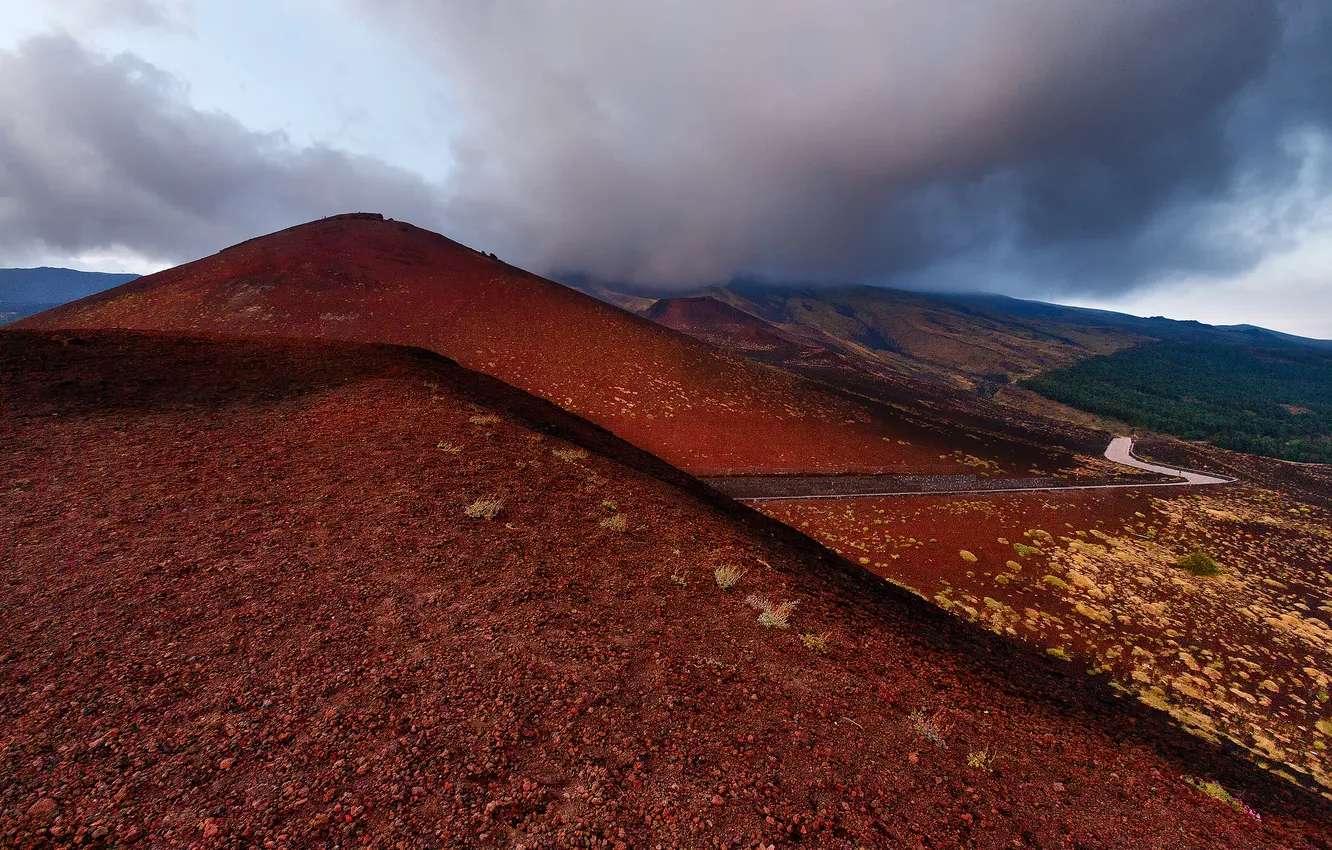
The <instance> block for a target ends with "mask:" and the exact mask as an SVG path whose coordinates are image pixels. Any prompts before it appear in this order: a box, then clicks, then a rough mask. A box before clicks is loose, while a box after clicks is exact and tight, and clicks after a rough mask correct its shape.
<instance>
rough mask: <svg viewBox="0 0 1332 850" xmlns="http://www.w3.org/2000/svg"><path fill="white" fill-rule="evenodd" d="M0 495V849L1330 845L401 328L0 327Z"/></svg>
mask: <svg viewBox="0 0 1332 850" xmlns="http://www.w3.org/2000/svg"><path fill="white" fill-rule="evenodd" d="M575 444H579V445H581V446H583V447H585V448H584V449H579V448H578V447H577V446H576V445H575ZM586 448H590V449H592V450H593V451H592V452H591V453H589V454H584V451H585V449H586ZM0 494H2V495H3V502H0V505H3V507H2V508H0V564H3V570H4V581H3V583H2V584H0V610H2V611H3V613H4V625H5V628H4V629H3V632H2V633H0V846H4V847H15V848H17V847H22V848H44V847H112V846H122V845H123V846H134V847H235V848H240V847H247V848H248V847H265V848H297V847H319V846H328V847H377V848H408V847H410V848H421V847H457V848H463V847H469V848H470V847H496V848H499V847H503V848H520V847H521V848H544V847H598V848H628V847H634V848H638V847H658V846H660V847H679V848H705V847H734V848H741V847H743V848H753V847H759V846H763V847H778V848H784V847H809V848H859V847H894V848H896V847H935V848H941V847H947V848H953V847H985V848H989V847H995V848H998V847H1060V848H1075V847H1076V848H1093V847H1096V848H1099V847H1115V848H1145V847H1152V848H1203V847H1206V848H1216V847H1229V848H1255V847H1271V848H1278V847H1280V848H1287V847H1320V848H1326V847H1328V846H1329V845H1328V842H1327V839H1326V836H1327V835H1328V834H1329V826H1330V825H1332V812H1329V808H1328V806H1327V804H1326V803H1324V802H1322V801H1320V800H1318V799H1317V798H1314V797H1312V796H1309V795H1305V794H1304V793H1302V792H1300V791H1299V790H1297V789H1295V788H1293V787H1292V786H1288V785H1286V784H1283V783H1281V782H1279V781H1277V780H1274V779H1270V778H1268V777H1265V776H1263V775H1261V774H1259V773H1257V772H1256V771H1254V770H1252V769H1250V768H1248V767H1247V766H1245V765H1244V764H1243V763H1241V762H1239V761H1238V760H1236V759H1232V758H1230V757H1228V756H1226V755H1224V754H1222V753H1221V752H1219V751H1218V750H1217V749H1215V748H1214V747H1212V746H1211V745H1208V744H1205V743H1203V742H1201V741H1198V740H1195V739H1191V738H1189V737H1188V736H1187V735H1185V734H1184V733H1182V732H1177V731H1175V730H1173V729H1172V728H1171V727H1170V725H1169V723H1168V721H1166V720H1164V719H1163V718H1162V717H1161V716H1159V715H1156V714H1154V713H1151V712H1149V711H1148V710H1146V709H1144V708H1142V707H1140V706H1138V705H1136V704H1134V703H1130V702H1126V701H1122V700H1116V699H1114V698H1113V697H1112V696H1110V695H1109V693H1108V691H1107V690H1106V689H1105V688H1103V687H1102V686H1101V685H1100V684H1099V683H1097V682H1093V681H1090V680H1088V679H1085V678H1082V677H1078V676H1073V675H1070V674H1068V673H1066V672H1064V671H1062V670H1059V669H1057V668H1055V667H1054V666H1053V665H1052V664H1047V663H1045V662H1043V661H1040V660H1039V659H1037V658H1035V657H1034V656H1033V655H1030V654H1028V653H1027V651H1026V650H1023V649H1021V648H1020V647H1018V646H1016V645H1015V644H1009V643H1006V642H1004V641H1002V640H1000V639H999V638H996V637H994V636H992V635H989V634H988V633H983V632H981V631H980V630H979V629H976V628H974V627H972V626H969V625H967V624H964V623H961V622H958V621H955V620H953V619H950V618H949V617H948V616H947V615H944V614H942V613H940V612H938V611H937V610H935V609H933V608H932V607H931V606H928V605H926V604H925V603H923V602H920V601H919V600H917V599H915V598H914V597H912V596H910V595H909V594H906V593H905V592H902V591H898V590H896V589H894V588H891V587H889V586H887V585H885V584H884V583H882V582H881V581H879V580H877V579H875V578H873V577H872V576H870V575H868V574H867V573H865V572H863V571H860V570H857V569H856V568H854V567H852V566H851V565H849V564H847V563H846V562H844V561H841V560H840V559H837V558H836V557H835V556H833V555H831V554H830V553H827V552H826V551H824V550H821V549H819V548H817V547H816V546H814V545H813V544H812V543H810V542H809V541H807V540H805V539H804V538H800V537H799V536H797V535H796V534H795V533H794V532H791V531H789V530H788V529H785V528H784V527H782V526H780V525H779V524H777V523H776V522H774V521H772V520H769V519H766V518H764V517H761V516H759V515H758V514H755V513H753V512H751V511H748V510H747V509H744V508H741V507H739V506H737V505H735V504H734V503H731V502H728V501H726V500H725V499H721V498H720V497H717V496H715V495H712V494H710V493H709V492H708V491H706V490H705V489H704V488H702V487H701V486H700V485H698V484H697V483H696V482H692V481H690V480H688V479H685V478H683V477H682V476H679V475H678V474H677V473H674V472H673V471H671V470H670V469H669V468H666V467H664V465H662V464H660V463H659V462H657V461H655V460H654V459H653V458H651V457H649V456H646V455H644V454H642V453H641V452H638V451H637V450H635V449H632V448H630V447H628V446H627V445H626V444H624V443H622V442H620V441H618V440H616V439H614V438H612V437H610V436H609V435H607V434H606V433H605V432H603V431H600V430H599V429H597V428H595V427H593V426H590V425H588V424H586V423H584V422H581V421H579V420H576V419H574V418H573V417H570V416H568V415H566V414H563V413H562V412H560V411H558V410H556V409H554V408H551V407H550V406H548V405H545V404H543V403H541V402H537V401H535V400H532V399H531V398H530V397H527V396H524V395H522V394H520V393H517V392H515V391H513V390H512V389H510V388H507V387H504V386H503V385H500V384H498V383H497V382H494V381H491V380H489V379H485V378H483V377H480V376H477V375H475V374H473V373H469V372H466V371H465V370H462V369H459V368H458V367H457V366H455V365H453V364H451V363H449V362H448V361H444V360H443V359H441V358H438V357H436V356H434V355H430V354H428V353H426V352H421V351H413V350H406V349H392V348H388V347H373V346H357V345H349V344H324V343H314V342H309V343H306V342H281V341H266V342H259V341H227V340H201V339H174V338H169V337H165V336H139V335H132V334H125V333H110V334H107V333H101V334H80V335H77V336H76V335H73V334H68V333H65V334H46V333H35V332H3V333H0ZM486 498H494V499H502V500H503V506H502V509H501V510H500V511H499V513H498V514H497V515H496V516H495V517H494V518H493V519H485V518H472V517H469V516H467V515H466V513H465V511H464V508H466V507H468V506H470V505H473V504H474V503H475V502H477V501H478V500H480V499H486ZM476 512H478V513H480V512H481V511H480V509H478V510H477V511H476ZM616 517H622V518H623V523H622V524H621V523H619V522H617V521H615V519H614V518H616ZM617 528H623V531H619V530H617ZM721 564H734V565H737V566H739V567H741V568H742V569H743V570H744V571H745V573H744V576H743V577H742V578H741V580H740V582H739V584H738V586H736V587H735V588H733V589H732V590H730V591H729V592H728V591H722V590H720V589H719V588H718V587H717V585H716V583H715V581H714V579H713V570H714V567H715V566H717V565H721ZM749 594H761V595H764V596H766V597H767V598H768V599H769V600H770V601H771V602H772V603H781V602H787V601H791V602H796V603H798V606H797V607H796V608H795V609H794V611H793V612H792V613H791V614H790V628H787V629H782V628H776V627H774V628H765V627H764V626H762V625H760V623H759V621H758V618H757V612H756V611H755V610H754V609H753V608H751V607H749V606H748V605H746V604H745V602H744V599H745V597H746V596H747V595H749ZM802 634H803V635H821V636H826V640H827V644H828V648H827V651H826V652H820V651H817V650H815V649H808V648H806V647H805V646H804V645H802V641H801V639H800V636H801V635H802ZM913 711H918V712H920V713H921V714H920V715H919V720H920V721H925V722H933V723H935V724H936V725H937V727H938V732H939V734H940V736H941V738H940V740H939V742H938V743H932V742H931V741H929V740H927V739H926V737H923V735H922V732H921V729H922V725H921V723H920V722H918V721H914V720H912V719H911V718H910V717H909V714H910V713H911V712H913ZM982 751H985V752H987V753H988V754H990V755H992V756H993V757H994V759H993V764H992V770H984V769H978V768H976V767H972V766H969V764H968V761H969V757H972V756H973V754H979V753H981V752H982ZM973 760H974V759H973ZM1184 775H1201V776H1208V777H1214V778H1216V779H1217V780H1219V781H1220V782H1222V783H1223V784H1224V785H1225V787H1227V788H1228V789H1230V790H1231V791H1232V792H1234V793H1235V794H1236V795H1237V796H1239V797H1240V798H1242V799H1243V800H1244V801H1245V802H1247V803H1248V804H1249V805H1251V806H1252V807H1253V808H1254V809H1255V810H1256V811H1257V812H1258V813H1259V814H1261V815H1262V818H1263V819H1262V821H1261V822H1260V821H1259V820H1257V819H1255V818H1253V817H1251V816H1250V815H1247V814H1245V813H1242V812H1240V811H1237V810H1235V809H1232V808H1230V807H1229V806H1227V805H1225V804H1223V803H1220V802H1218V801H1216V800H1214V799H1211V798H1209V797H1207V796H1204V795H1203V794H1201V793H1199V792H1198V791H1196V790H1195V789H1194V788H1193V787H1191V786H1190V785H1188V784H1186V783H1185V781H1184V780H1183V779H1182V777H1183V776H1184Z"/></svg>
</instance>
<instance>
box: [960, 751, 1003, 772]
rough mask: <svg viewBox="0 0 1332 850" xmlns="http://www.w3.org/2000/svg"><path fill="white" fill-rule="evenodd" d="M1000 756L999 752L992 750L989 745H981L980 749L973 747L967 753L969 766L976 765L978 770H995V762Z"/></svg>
mask: <svg viewBox="0 0 1332 850" xmlns="http://www.w3.org/2000/svg"><path fill="white" fill-rule="evenodd" d="M997 758H998V753H995V752H993V751H991V750H990V748H989V747H981V748H980V749H979V750H978V749H975V748H972V750H971V752H969V753H967V767H974V768H975V769H976V770H983V771H985V772H986V773H990V772H991V771H993V770H994V762H995V760H996V759H997Z"/></svg>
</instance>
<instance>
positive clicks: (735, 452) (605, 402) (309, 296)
mask: <svg viewBox="0 0 1332 850" xmlns="http://www.w3.org/2000/svg"><path fill="white" fill-rule="evenodd" d="M17 326H19V327H28V328H132V329H142V330H165V331H177V332H186V333H199V332H215V333H226V334H237V335H258V334H271V335H276V336H284V337H319V338H332V339H342V340H356V341H364V342H387V343H396V344H405V345H418V346H421V347H424V348H428V349H430V350H432V351H436V352H438V353H441V354H444V355H446V356H449V357H453V358H456V359H457V360H458V361H459V362H460V363H462V364H464V365H465V366H468V367H469V368H474V369H477V370H479V371H483V372H486V373H488V374H491V375H494V376H496V377H498V378H500V379H501V380H504V381H506V382H507V383H510V384H513V385H514V386H518V387H521V388H523V389H525V390H528V391H530V392H533V393H535V394H537V395H540V396H543V397H545V398H547V399H549V400H551V401H553V402H555V403H556V404H558V405H560V406H562V407H564V408H566V409H568V410H571V411H575V412H577V413H579V414H580V415H582V416H585V417H587V418H588V419H591V420H592V421H594V422H597V423H598V424H600V425H603V426H605V427H607V428H609V429H611V430H612V431H614V432H615V433H617V434H619V435H620V436H622V437H624V438H625V439H627V440H629V441H630V442H632V443H634V444H636V445H638V446H640V447H642V448H644V449H647V450H648V451H651V452H653V453H655V454H657V455H658V456H660V457H662V458H665V459H666V460H668V461H670V462H672V463H674V464H676V465H678V466H681V467H684V468H688V469H693V470H698V471H704V470H711V471H713V472H717V471H721V470H724V469H725V468H728V467H761V468H765V469H778V470H780V469H787V470H791V469H795V470H799V469H801V468H804V467H808V468H810V469H814V470H825V469H826V470H843V469H847V468H849V467H851V466H853V465H858V466H862V467H863V466H871V467H878V466H884V467H901V466H906V467H911V466H920V465H922V464H929V465H936V466H937V465H940V464H944V465H948V462H947V461H941V460H940V455H941V454H946V453H948V452H950V451H951V450H952V449H953V448H955V447H954V446H952V445H950V444H948V441H947V440H944V439H942V438H940V437H938V436H937V435H934V434H933V433H932V432H930V431H929V430H927V429H922V428H918V427H913V426H912V425H911V424H910V423H908V422H907V421H906V420H903V419H898V418H894V416H893V415H892V413H891V411H889V410H887V409H878V410H874V411H871V410H870V409H867V408H866V407H864V406H863V405H860V404H857V403H855V402H853V401H848V400H847V399H845V398H842V397H838V396H836V395H834V394H831V393H828V392H825V391H823V390H821V389H819V388H817V387H815V386H813V385H811V384H810V383H808V382H807V381H804V380H801V379H799V378H798V377H795V376H792V375H790V374H788V373H785V372H782V371H779V370H776V369H771V368H768V367H766V366H762V365H759V364H756V363H754V362H752V361H749V360H745V359H743V358H738V357H735V356H733V355H729V354H726V353H724V352H721V351H719V350H717V349H715V348H712V347H710V346H707V345H703V344H701V343H699V342H697V341H695V340H692V339H690V338H688V337H686V336H684V335H682V334H678V333H676V332H674V331H671V330H668V329H666V328H663V327H661V326H659V325H656V324H654V323H652V322H649V321H647V320H644V319H642V318H639V317H636V316H633V315H630V314H629V313H626V312H624V311H623V310H619V309H617V308H614V307H611V306H609V305H607V304H604V303H602V302H599V301H597V300H596V299H593V298H591V297H588V296H586V295H584V294H582V293H579V292H576V291H574V290H571V289H569V288H567V287H564V286H561V285H559V284H556V283H553V282H551V281H548V280H544V279H542V278H539V277H536V276H535V275H531V274H528V273H527V272H524V271H522V270H520V269H517V268H514V267H513V266H509V265H506V264H504V263H502V262H499V261H498V260H495V259H493V258H491V257H488V256H487V255H485V254H481V253H479V252H477V251H473V250H471V249H469V248H466V247H464V246H462V245H459V244H458V243H456V242H453V241H451V240H449V239H446V238H444V237H442V236H440V235H438V234H434V233H430V232H429V231H425V230H421V229H418V228H416V227H413V226H411V225H409V224H404V223H400V222H393V221H384V220H383V219H382V218H381V217H379V216H377V215H369V214H360V215H351V216H340V217H335V218H333V219H326V220H322V221H317V222H313V223H310V224H306V225H302V226H299V227H295V228H292V229H289V230H285V231H282V232H280V233H276V234H272V235H269V236H265V237H261V238H258V239H253V240H250V241H248V242H245V243H242V244H240V245H237V246H235V247H233V248H229V249H227V250H225V251H222V252H220V253H218V254H215V255H213V256H211V257H207V258H205V259H202V260H199V261H197V262H193V263H189V264H187V265H184V266H180V267H178V268H175V269H170V270H168V271H164V272H161V273H159V274H156V275H151V276H149V277H145V278H142V279H140V280H138V281H135V282H133V283H130V284H127V285H125V286H121V287H118V288H117V289H114V290H111V291H109V292H105V293H102V294H99V295H95V296H93V297H90V298H87V299H84V300H82V301H77V302H74V303H72V304H69V305H65V306H63V307H60V308H57V309H55V310H52V311H49V312H47V313H44V314H41V315H39V316H35V317H32V318H29V319H26V320H23V321H21V322H19V323H18V325H17Z"/></svg>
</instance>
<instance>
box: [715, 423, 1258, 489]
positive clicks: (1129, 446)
mask: <svg viewBox="0 0 1332 850" xmlns="http://www.w3.org/2000/svg"><path fill="white" fill-rule="evenodd" d="M1105 458H1106V460H1110V461H1114V462H1115V463H1118V464H1122V465H1124V466H1130V467H1133V468H1134V469H1141V470H1145V471H1147V472H1155V473H1158V474H1160V475H1170V476H1173V477H1175V478H1179V479H1181V480H1179V481H1152V482H1124V483H1115V484H1063V485H1045V486H1038V487H1033V486H1030V485H1029V484H1024V483H1022V479H1013V485H1012V486H999V487H984V488H980V487H975V488H963V489H920V488H916V489H909V490H889V491H884V492H865V491H864V490H863V489H858V488H856V487H852V486H848V487H847V488H846V492H842V493H818V494H809V493H801V492H798V491H797V488H798V486H799V482H798V481H791V482H790V483H791V485H792V487H791V490H792V492H789V493H773V492H772V489H773V487H772V485H773V484H780V483H781V481H782V477H781V476H775V475H773V476H744V477H736V478H709V479H704V480H705V481H707V483H708V484H710V485H711V486H713V487H715V488H716V489H718V490H720V491H722V492H723V493H726V492H727V484H728V482H734V483H740V482H744V481H753V480H755V479H762V480H763V481H764V483H765V485H766V486H765V488H764V489H765V490H766V491H767V492H765V494H764V495H762V496H745V495H735V494H728V495H732V496H733V498H735V499H736V500H737V501H740V502H779V501H780V502H787V501H803V500H810V499H872V498H878V497H882V496H962V495H984V494H990V493H1045V492H1054V491H1056V490H1117V489H1126V488H1130V487H1133V488H1137V487H1205V486H1212V485H1216V484H1232V483H1234V482H1235V480H1236V479H1234V478H1225V477H1221V476H1216V475H1206V474H1204V473H1201V472H1194V471H1192V470H1188V469H1175V468H1174V467H1170V466H1158V465H1156V464H1151V463H1147V462H1146V461H1142V460H1139V459H1138V458H1136V457H1134V456H1133V438H1132V437H1115V438H1114V439H1113V440H1111V441H1110V445H1109V446H1107V447H1106V450H1105ZM846 478H848V479H852V478H855V479H857V480H858V481H859V482H862V484H861V486H863V482H864V480H865V476H846ZM828 480H829V479H827V478H824V479H822V481H821V483H822V484H823V485H824V486H826V485H827V482H828ZM832 480H836V479H835V478H834V479H832ZM995 483H998V482H995ZM849 484H850V481H849V480H848V485H849Z"/></svg>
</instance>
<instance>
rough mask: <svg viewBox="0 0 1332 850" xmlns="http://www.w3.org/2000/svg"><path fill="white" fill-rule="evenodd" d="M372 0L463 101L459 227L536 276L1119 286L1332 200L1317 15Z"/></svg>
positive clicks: (1186, 266) (1133, 7) (1253, 236)
mask: <svg viewBox="0 0 1332 850" xmlns="http://www.w3.org/2000/svg"><path fill="white" fill-rule="evenodd" d="M354 1H355V2H361V5H362V8H363V10H364V13H365V14H366V15H367V16H368V17H371V18H373V19H374V20H377V21H379V22H381V23H383V24H386V25H388V26H391V27H396V28H397V29H398V30H400V31H401V33H402V34H403V37H404V38H407V39H411V40H414V42H415V43H416V44H417V46H418V48H419V49H420V50H422V51H424V52H426V53H427V54H428V55H430V56H431V57H432V58H433V60H434V61H435V62H436V63H437V65H438V67H439V68H440V69H441V71H442V72H443V74H444V75H445V76H446V78H448V79H450V80H452V81H453V83H454V85H455V89H456V93H457V97H458V102H459V104H460V106H461V108H462V109H463V111H464V113H465V117H466V121H465V122H464V123H465V125H466V126H467V127H468V128H469V130H468V131H467V132H466V134H465V135H464V136H463V137H462V138H460V139H458V140H457V141H456V155H457V157H458V159H459V161H460V162H461V163H462V164H463V167H461V168H460V169H459V171H458V174H457V179H456V183H455V185H454V186H453V187H452V188H453V189H454V195H453V197H452V198H451V209H452V211H453V213H454V217H455V218H456V220H457V221H458V222H459V223H460V224H461V225H462V226H463V227H464V228H467V229H469V230H471V231H472V232H474V233H475V234H477V236H476V238H479V239H481V240H482V241H485V242H487V243H490V244H499V245H502V246H504V249H505V250H506V251H507V252H508V253H509V254H510V255H514V256H517V257H519V258H521V259H522V260H523V261H525V262H528V263H531V264H533V265H536V266H538V267H540V268H543V269H568V270H576V271H580V272H586V273H589V274H592V275H596V276H600V277H603V278H609V279H619V280H630V281H636V282H639V283H644V284H656V285H680V284H692V283H698V282H702V281H711V280H716V279H719V278H725V277H727V276H729V275H731V274H733V273H736V272H740V271H750V272H759V273H766V274H770V275H774V276H777V277H785V278H815V279H819V278H829V279H834V278H837V279H855V280H864V281H871V282H874V281H892V282H896V283H899V284H903V283H905V284H908V285H912V284H914V285H921V286H933V287H937V288H971V289H974V288H978V287H982V286H989V287H995V286H996V284H997V285H998V286H999V287H1000V288H1007V289H1009V290H1010V291H1013V290H1017V291H1020V290H1022V289H1023V288H1024V287H1028V286H1031V285H1034V282H1036V281H1040V282H1041V285H1042V286H1044V287H1045V288H1046V289H1047V290H1049V289H1050V287H1051V285H1052V284H1053V285H1054V287H1055V288H1062V289H1064V290H1066V291H1069V292H1076V291H1082V292H1097V293H1102V294H1104V293H1114V292H1116V291H1121V290H1125V289H1128V288H1131V287H1133V286H1136V285H1139V284H1141V283H1142V282H1144V281H1148V280H1159V279H1161V278H1162V277H1163V276H1168V275H1170V274H1175V273H1221V274H1225V273H1231V272H1234V271H1237V270H1242V269H1245V268H1248V267H1250V266H1252V265H1253V264H1255V263H1256V262H1258V261H1259V259H1261V257H1262V256H1264V254H1265V253H1266V252H1268V251H1270V250H1272V249H1273V248H1274V247H1277V246H1279V245H1280V244H1281V242H1282V239H1283V238H1284V234H1285V230H1286V228H1287V227H1288V226H1289V225H1291V223H1292V221H1293V220H1294V219H1297V218H1298V217H1299V216H1300V215H1301V212H1300V210H1298V209H1292V208H1291V207H1292V205H1291V203H1290V201H1289V200H1288V197H1289V196H1290V195H1291V193H1292V192H1295V191H1296V190H1303V191H1304V194H1306V195H1307V194H1309V193H1308V185H1307V184H1308V183H1309V182H1310V181H1312V182H1314V183H1317V184H1319V186H1320V189H1319V191H1317V192H1315V193H1314V195H1315V196H1317V197H1321V196H1325V195H1326V187H1327V185H1328V184H1329V182H1332V181H1329V172H1332V164H1330V163H1329V157H1328V155H1327V153H1326V150H1325V149H1323V148H1321V147H1320V146H1319V144H1316V143H1311V142H1309V141H1308V140H1309V139H1311V138H1312V139H1315V140H1317V139H1326V133H1327V128H1328V126H1329V124H1332V102H1330V101H1329V94H1328V92H1330V91H1332V82H1329V67H1330V63H1332V59H1330V58H1329V57H1332V26H1330V23H1329V21H1330V19H1332V10H1330V9H1329V6H1328V4H1326V3H1321V2H1317V0H1310V2H1302V0H1291V1H1290V2H1273V3H1268V2H1252V0H1116V2H1114V3H1106V2H1103V0H990V2H984V3H974V4H965V8H963V6H964V4H957V3H940V2H937V0H898V2H891V3H888V2H882V0H836V2H829V3H807V2H795V0H789V1H787V2H784V1H783V0H775V1H774V0H766V2H757V0H752V1H751V0H736V1H735V2H728V3H721V4H718V3H712V2H705V0H677V2H670V3H645V2H630V3H604V2H597V0H559V2H556V0H527V2H517V3H482V2H446V3H434V2H424V0H419V1H418V0H388V2H380V0H375V2H373V3H371V2H369V0H354ZM1302 140H1303V141H1302Z"/></svg>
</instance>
